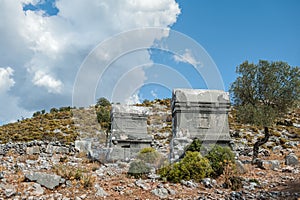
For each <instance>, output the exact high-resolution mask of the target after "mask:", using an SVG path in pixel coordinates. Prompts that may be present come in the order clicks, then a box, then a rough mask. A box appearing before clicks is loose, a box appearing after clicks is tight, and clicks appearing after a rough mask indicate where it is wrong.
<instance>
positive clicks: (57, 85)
mask: <svg viewBox="0 0 300 200" xmlns="http://www.w3.org/2000/svg"><path fill="white" fill-rule="evenodd" d="M33 83H34V85H37V86H42V87H45V88H46V89H47V90H48V92H50V93H60V92H61V88H62V82H61V81H60V80H55V79H54V78H53V77H51V76H50V75H49V74H45V73H44V72H42V71H37V72H35V75H34V78H33Z"/></svg>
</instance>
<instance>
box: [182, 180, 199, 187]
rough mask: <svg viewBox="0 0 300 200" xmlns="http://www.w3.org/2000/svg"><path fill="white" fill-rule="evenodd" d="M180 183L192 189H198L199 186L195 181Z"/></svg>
mask: <svg viewBox="0 0 300 200" xmlns="http://www.w3.org/2000/svg"><path fill="white" fill-rule="evenodd" d="M180 183H181V184H182V185H185V186H187V187H190V188H197V187H198V186H199V185H198V183H195V182H193V181H185V180H181V181H180Z"/></svg>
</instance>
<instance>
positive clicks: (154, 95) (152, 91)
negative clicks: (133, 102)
mask: <svg viewBox="0 0 300 200" xmlns="http://www.w3.org/2000/svg"><path fill="white" fill-rule="evenodd" d="M150 93H151V95H152V96H153V97H154V98H155V99H157V93H156V92H155V91H154V90H151V92H150Z"/></svg>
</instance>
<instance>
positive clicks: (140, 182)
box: [135, 179, 150, 190]
mask: <svg viewBox="0 0 300 200" xmlns="http://www.w3.org/2000/svg"><path fill="white" fill-rule="evenodd" d="M135 185H136V186H138V187H140V188H142V189H143V190H149V189H150V185H148V184H147V183H145V181H143V180H142V179H139V180H137V181H135Z"/></svg>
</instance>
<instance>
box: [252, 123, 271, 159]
mask: <svg viewBox="0 0 300 200" xmlns="http://www.w3.org/2000/svg"><path fill="white" fill-rule="evenodd" d="M264 132H265V137H264V138H261V139H259V140H258V141H257V142H255V144H254V146H253V158H252V163H253V164H254V163H255V161H256V159H257V157H258V151H259V147H260V146H261V145H263V144H265V143H266V142H268V140H269V137H270V133H269V128H268V127H267V126H265V131H264Z"/></svg>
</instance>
